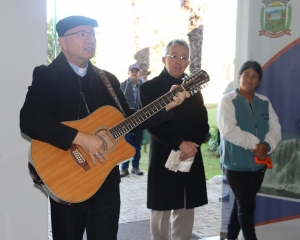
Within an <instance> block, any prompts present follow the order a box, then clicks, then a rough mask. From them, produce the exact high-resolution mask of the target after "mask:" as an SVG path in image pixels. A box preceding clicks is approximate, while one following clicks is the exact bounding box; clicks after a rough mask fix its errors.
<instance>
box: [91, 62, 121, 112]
mask: <svg viewBox="0 0 300 240" xmlns="http://www.w3.org/2000/svg"><path fill="white" fill-rule="evenodd" d="M93 67H94V69H95V71H96V73H98V74H99V76H100V79H101V80H102V81H103V83H104V85H105V86H106V88H107V90H108V92H109V93H110V95H111V96H112V98H113V99H114V101H115V103H116V104H117V105H118V107H119V109H120V110H121V112H122V113H123V115H124V117H126V115H125V112H124V110H123V108H122V106H121V104H120V102H119V99H118V97H117V95H116V93H115V90H114V89H113V87H112V85H111V83H110V81H109V80H108V77H107V76H106V74H105V73H104V71H103V70H101V69H100V68H97V67H96V66H93Z"/></svg>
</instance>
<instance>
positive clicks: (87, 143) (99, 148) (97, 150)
mask: <svg viewBox="0 0 300 240" xmlns="http://www.w3.org/2000/svg"><path fill="white" fill-rule="evenodd" d="M73 144H75V145H78V146H80V147H82V148H83V150H84V151H85V152H86V153H87V154H88V155H89V156H90V158H91V160H92V162H93V164H94V165H97V160H98V161H99V162H102V163H103V162H105V161H106V160H107V159H108V157H107V154H106V153H105V149H104V143H103V141H102V140H101V139H100V138H99V137H98V136H97V135H93V134H88V133H84V132H78V133H77V135H76V137H75V138H74V141H73ZM98 154H99V155H98Z"/></svg>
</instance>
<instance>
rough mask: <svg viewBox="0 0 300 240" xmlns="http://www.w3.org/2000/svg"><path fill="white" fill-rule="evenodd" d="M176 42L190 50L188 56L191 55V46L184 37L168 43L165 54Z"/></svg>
mask: <svg viewBox="0 0 300 240" xmlns="http://www.w3.org/2000/svg"><path fill="white" fill-rule="evenodd" d="M175 44H178V45H181V46H184V47H185V48H186V49H187V50H188V56H190V47H189V45H188V44H187V42H186V41H185V40H183V39H174V40H172V41H171V42H169V43H168V45H167V46H166V48H165V56H166V55H168V52H169V49H170V47H171V46H174V45H175Z"/></svg>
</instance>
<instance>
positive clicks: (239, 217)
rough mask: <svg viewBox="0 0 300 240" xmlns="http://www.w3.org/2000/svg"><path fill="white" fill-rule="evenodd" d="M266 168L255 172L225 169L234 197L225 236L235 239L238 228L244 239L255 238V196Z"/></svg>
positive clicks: (250, 239)
mask: <svg viewBox="0 0 300 240" xmlns="http://www.w3.org/2000/svg"><path fill="white" fill-rule="evenodd" d="M265 171H266V168H263V169H260V170H258V171H256V172H248V171H247V172H246V171H245V172H238V171H230V170H227V169H226V170H225V174H226V177H227V180H228V183H229V185H230V188H231V189H232V191H233V193H234V195H235V199H234V203H233V208H232V211H231V215H230V219H229V223H228V229H227V230H228V231H227V238H228V239H236V238H237V237H238V235H239V232H240V229H242V231H243V235H244V237H245V240H256V239H257V238H256V234H255V227H254V210H255V207H256V203H255V196H256V194H257V193H258V191H259V189H260V187H261V184H262V182H263V179H264V176H265Z"/></svg>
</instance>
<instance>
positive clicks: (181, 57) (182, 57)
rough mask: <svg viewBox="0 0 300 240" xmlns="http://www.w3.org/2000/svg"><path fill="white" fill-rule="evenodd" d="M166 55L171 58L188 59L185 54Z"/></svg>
mask: <svg viewBox="0 0 300 240" xmlns="http://www.w3.org/2000/svg"><path fill="white" fill-rule="evenodd" d="M166 57H170V58H171V59H173V60H178V59H180V60H181V61H184V62H185V61H188V57H186V56H180V57H179V56H177V55H166Z"/></svg>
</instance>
